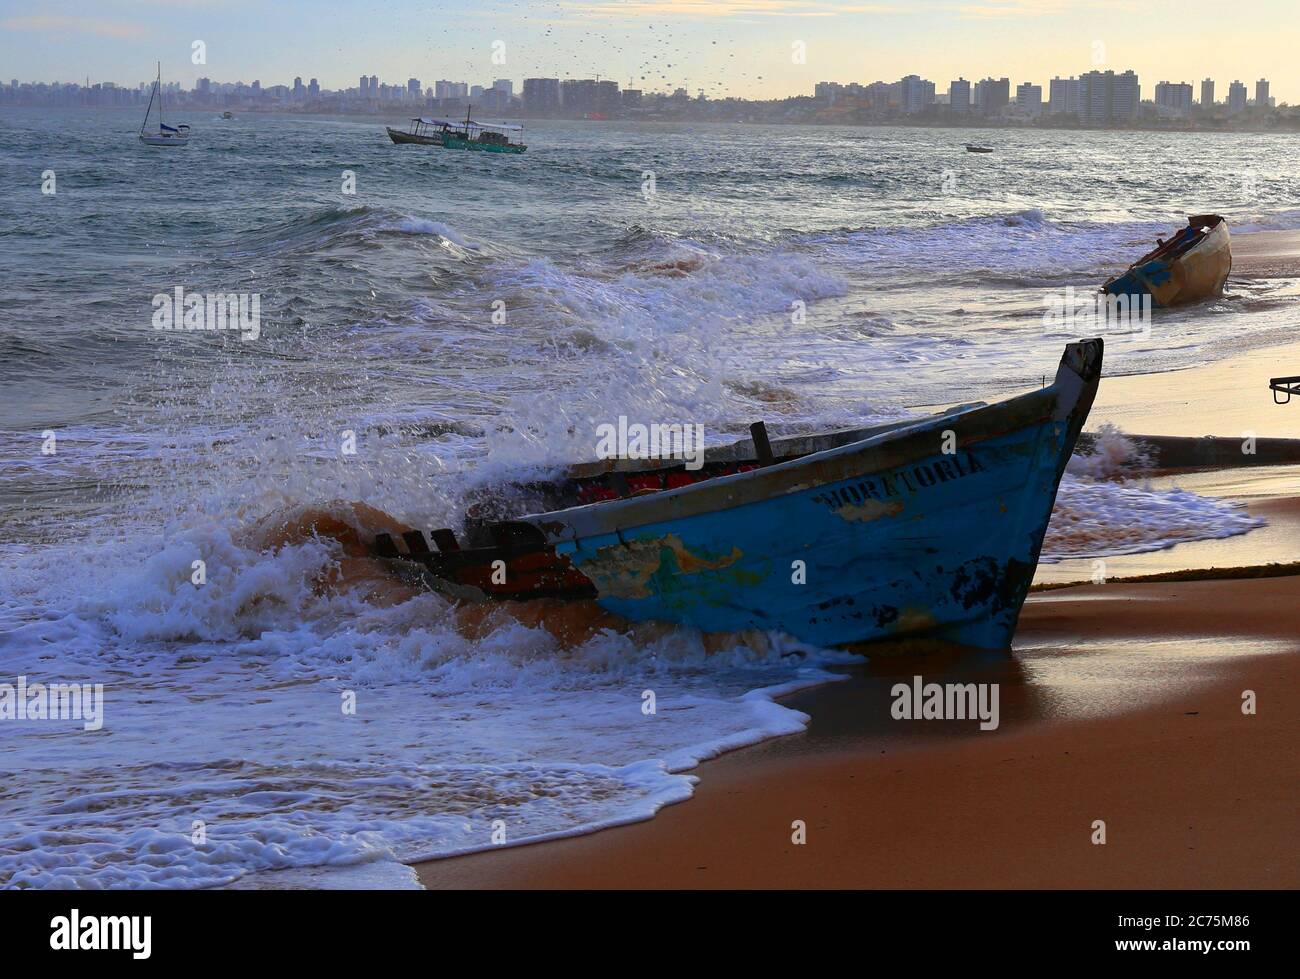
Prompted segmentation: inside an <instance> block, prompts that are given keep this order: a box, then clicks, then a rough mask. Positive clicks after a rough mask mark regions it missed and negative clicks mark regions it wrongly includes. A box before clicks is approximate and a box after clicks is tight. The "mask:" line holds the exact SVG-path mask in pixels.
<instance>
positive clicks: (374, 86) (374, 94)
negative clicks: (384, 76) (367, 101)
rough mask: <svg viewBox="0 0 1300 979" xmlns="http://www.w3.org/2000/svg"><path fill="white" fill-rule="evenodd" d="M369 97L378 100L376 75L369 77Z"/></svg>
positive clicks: (377, 78)
mask: <svg viewBox="0 0 1300 979" xmlns="http://www.w3.org/2000/svg"><path fill="white" fill-rule="evenodd" d="M370 97H371V98H372V99H377V98H379V76H378V75H371V76H370Z"/></svg>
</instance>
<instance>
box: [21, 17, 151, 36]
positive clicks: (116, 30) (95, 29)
mask: <svg viewBox="0 0 1300 979" xmlns="http://www.w3.org/2000/svg"><path fill="white" fill-rule="evenodd" d="M0 27H3V28H4V29H5V30H7V31H31V32H33V33H37V34H93V35H94V36H96V37H115V38H120V39H130V38H137V37H145V36H146V35H147V34H148V33H149V32H148V31H147V30H145V28H144V27H142V26H141V25H139V24H132V23H128V22H126V21H117V20H93V19H88V18H85V17H49V16H46V17H9V18H7V19H5V20H0Z"/></svg>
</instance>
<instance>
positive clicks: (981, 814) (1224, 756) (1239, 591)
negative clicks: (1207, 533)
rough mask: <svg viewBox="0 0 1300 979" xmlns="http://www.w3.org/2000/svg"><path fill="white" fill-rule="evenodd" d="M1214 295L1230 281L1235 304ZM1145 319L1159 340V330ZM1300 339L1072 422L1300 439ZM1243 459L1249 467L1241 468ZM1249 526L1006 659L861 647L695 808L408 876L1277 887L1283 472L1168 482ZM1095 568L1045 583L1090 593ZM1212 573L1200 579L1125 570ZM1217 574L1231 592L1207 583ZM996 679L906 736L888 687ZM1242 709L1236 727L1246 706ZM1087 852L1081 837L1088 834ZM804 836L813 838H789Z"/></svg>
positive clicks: (1283, 721)
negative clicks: (796, 723) (795, 723)
mask: <svg viewBox="0 0 1300 979" xmlns="http://www.w3.org/2000/svg"><path fill="white" fill-rule="evenodd" d="M1234 251H1235V256H1236V265H1235V269H1234V280H1238V281H1240V280H1244V279H1248V278H1255V279H1289V278H1295V277H1298V276H1300V235H1297V234H1295V233H1293V232H1285V233H1284V232H1276V233H1274V232H1263V233H1258V234H1253V235H1238V236H1237V237H1236V238H1235V240H1234ZM1232 284H1233V283H1232V281H1231V280H1230V284H1229V291H1230V292H1231V288H1232ZM1157 328H1159V327H1158V325H1157ZM1297 373H1300V343H1298V342H1295V341H1290V342H1288V343H1286V344H1284V345H1280V346H1275V347H1268V348H1260V349H1254V350H1250V351H1247V352H1244V353H1242V354H1240V355H1237V356H1233V357H1230V358H1226V359H1224V360H1221V361H1219V362H1217V363H1215V364H1212V365H1209V366H1206V367H1200V368H1193V369H1190V370H1181V371H1173V372H1165V373H1151V374H1131V375H1128V376H1118V377H1110V378H1107V379H1105V380H1104V381H1103V383H1102V386H1101V389H1100V393H1099V396H1098V399H1097V402H1096V405H1095V406H1094V408H1093V412H1092V416H1091V419H1090V422H1089V426H1088V428H1089V430H1093V431H1095V430H1096V429H1097V428H1098V427H1099V426H1101V425H1102V424H1104V423H1108V422H1109V423H1112V424H1115V425H1118V426H1119V427H1120V428H1121V429H1122V430H1124V431H1125V432H1127V433H1132V434H1147V435H1180V436H1203V435H1218V436H1229V437H1240V436H1242V434H1243V433H1246V432H1254V433H1255V434H1257V435H1258V436H1260V437H1276V438H1300V406H1296V405H1291V406H1280V405H1275V404H1273V403H1272V395H1271V393H1270V392H1269V390H1268V386H1267V382H1268V378H1269V377H1273V376H1278V375H1283V374H1297ZM1246 461H1248V460H1246ZM1156 479H1157V481H1159V480H1167V481H1172V480H1177V481H1178V483H1177V484H1178V485H1180V486H1183V487H1186V488H1189V489H1192V490H1194V491H1195V492H1198V493H1204V494H1208V495H1216V496H1222V497H1225V498H1229V499H1232V500H1235V501H1237V502H1239V503H1240V504H1242V505H1243V506H1245V507H1246V509H1247V510H1248V511H1249V512H1250V513H1251V514H1252V515H1256V516H1260V517H1262V518H1263V519H1264V520H1265V521H1267V525H1266V526H1264V527H1261V528H1259V529H1257V530H1253V531H1251V532H1249V533H1247V534H1244V535H1239V536H1236V537H1230V538H1226V539H1223V540H1216V541H1201V542H1195V543H1190V544H1180V545H1177V546H1175V547H1173V548H1170V549H1167V550H1163V551H1157V552H1153V553H1147V554H1137V555H1130V556H1117V557H1114V558H1110V559H1108V561H1107V565H1108V570H1107V573H1108V576H1109V577H1110V578H1111V579H1112V580H1111V581H1110V582H1109V583H1107V584H1103V585H1094V584H1079V585H1073V586H1070V587H1058V588H1054V589H1052V590H1049V591H1040V592H1037V593H1035V594H1032V595H1031V596H1030V598H1029V600H1028V602H1027V603H1026V606H1025V609H1024V613H1023V616H1022V620H1021V627H1020V630H1019V632H1018V634H1017V637H1016V641H1015V644H1014V647H1013V650H1012V652H1011V654H1010V655H1009V656H975V655H970V656H965V655H962V656H952V655H944V654H936V653H929V654H920V653H918V654H916V655H897V654H894V655H889V656H877V657H873V658H871V659H870V660H868V661H867V662H866V663H864V664H863V665H862V666H860V667H854V668H850V669H849V670H847V672H848V674H849V676H848V679H847V681H846V682H842V683H834V684H828V685H826V686H823V687H819V688H816V689H814V690H811V691H806V692H804V693H800V694H796V695H794V696H792V697H789V698H786V699H785V700H784V701H783V703H786V704H787V705H788V706H791V707H794V708H796V709H798V710H801V711H804V712H805V713H807V714H808V715H810V717H811V721H810V723H809V726H808V728H807V730H806V731H804V732H803V733H801V734H796V735H792V736H789V737H785V738H781V739H778V740H775V741H769V742H765V743H763V744H760V745H757V746H755V747H752V748H747V749H742V750H740V751H736V752H732V753H731V754H728V755H725V756H723V757H721V758H718V759H715V760H713V761H709V762H705V763H704V764H703V765H701V766H700V767H699V768H698V769H697V770H695V772H694V773H693V774H694V775H696V776H697V778H698V785H697V787H696V793H695V795H694V797H693V798H692V799H691V800H689V801H688V802H685V803H683V804H680V805H675V806H671V807H669V808H667V809H665V810H663V811H661V812H660V813H659V814H658V815H656V816H655V818H653V819H651V820H649V821H646V822H642V823H636V824H633V825H629V826H623V827H618V828H614V829H610V830H606V831H603V832H599V833H596V834H592V835H589V836H582V837H576V838H572V839H566V840H559V841H553V842H548V843H542V844H537V845H529V846H521V847H511V848H504V849H499V850H494V851H491V852H484V853H479V854H473V855H470V856H465V857H457V858H453V859H447V860H439V861H432V862H428V863H424V864H420V865H418V866H417V871H418V874H419V878H420V881H421V882H422V883H423V884H424V885H425V886H426V887H429V888H459V887H482V888H494V887H521V888H621V887H654V888H726V887H759V888H785V887H825V888H913V887H957V888H978V887H997V888H1011V887H1031V888H1073V887H1085V888H1140V887H1152V888H1166V887H1167V888H1289V887H1296V886H1297V885H1300V859H1297V856H1296V853H1295V847H1294V832H1295V813H1296V811H1297V803H1298V802H1300V792H1298V791H1297V786H1300V780H1298V779H1297V775H1300V771H1297V765H1296V761H1295V755H1294V750H1293V736H1294V717H1295V716H1296V713H1297V710H1300V684H1298V682H1297V676H1298V675H1300V671H1297V665H1298V664H1300V634H1298V632H1300V631H1298V629H1297V626H1300V612H1297V611H1296V610H1297V609H1300V576H1295V575H1294V574H1289V575H1278V576H1263V577H1256V578H1253V579H1251V580H1229V578H1230V572H1224V569H1238V568H1245V567H1258V566H1260V565H1268V564H1275V565H1284V564H1287V563H1289V562H1295V561H1296V560H1297V558H1300V467H1296V466H1270V467H1261V466H1250V465H1244V466H1242V467H1241V468H1237V467H1233V468H1228V469H1223V470H1213V471H1202V472H1197V473H1178V474H1162V475H1159V476H1157V477H1156ZM1091 569H1092V562H1091V561H1085V560H1075V561H1063V562H1060V563H1057V564H1054V565H1046V564H1045V565H1042V566H1040V568H1039V574H1038V577H1037V579H1036V581H1037V583H1038V584H1040V585H1042V584H1047V585H1058V586H1060V585H1066V584H1068V583H1070V582H1080V581H1087V580H1088V579H1089V577H1090V573H1091ZM1206 569H1217V571H1212V572H1210V573H1209V578H1208V580H1198V581H1160V582H1151V583H1140V584H1126V583H1123V582H1122V581H1115V580H1113V579H1114V578H1123V577H1127V576H1132V575H1145V574H1159V573H1164V574H1170V573H1172V574H1174V575H1178V574H1180V573H1183V572H1187V571H1200V572H1202V573H1204V572H1205V571H1206ZM1219 572H1223V577H1220V576H1219ZM915 675H922V676H924V677H925V679H926V681H931V680H936V681H938V682H954V681H956V682H972V681H989V682H997V683H999V684H1000V687H1001V690H1002V698H1001V723H1000V725H999V727H998V729H997V730H995V731H980V730H979V729H978V725H977V722H974V721H943V722H923V721H898V720H894V719H893V718H892V717H891V715H890V702H891V698H890V690H891V687H892V686H893V684H895V683H897V682H906V681H910V680H911V678H912V677H913V676H915ZM1247 691H1250V692H1253V697H1254V700H1255V704H1256V709H1255V712H1254V713H1248V712H1245V711H1243V703H1244V702H1245V701H1246V700H1249V699H1250V694H1248V693H1246V692H1247ZM1098 820H1100V821H1103V822H1104V824H1105V833H1106V840H1105V843H1104V845H1099V844H1098V843H1096V842H1094V834H1095V833H1096V831H1097V827H1096V825H1095V823H1096V821H1098ZM796 821H802V824H803V825H804V826H805V827H806V842H805V843H802V844H797V843H795V842H793V841H792V834H793V833H794V829H792V826H793V825H794V824H795V823H796Z"/></svg>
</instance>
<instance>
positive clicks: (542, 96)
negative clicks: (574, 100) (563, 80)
mask: <svg viewBox="0 0 1300 979" xmlns="http://www.w3.org/2000/svg"><path fill="white" fill-rule="evenodd" d="M524 108H525V109H527V110H528V111H529V112H538V113H555V112H558V111H559V110H560V80H559V79H558V78H525V79H524Z"/></svg>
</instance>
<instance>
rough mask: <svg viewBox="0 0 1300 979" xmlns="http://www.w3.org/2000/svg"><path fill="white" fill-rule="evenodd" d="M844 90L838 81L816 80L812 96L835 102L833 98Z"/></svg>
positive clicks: (832, 103)
mask: <svg viewBox="0 0 1300 979" xmlns="http://www.w3.org/2000/svg"><path fill="white" fill-rule="evenodd" d="M843 92H844V86H843V85H841V84H840V83H839V82H818V83H817V84H816V85H815V86H814V87H813V98H815V99H820V100H821V101H823V102H828V103H830V104H831V105H834V104H835V100H836V99H838V98H839V97H840V95H841V94H843Z"/></svg>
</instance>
